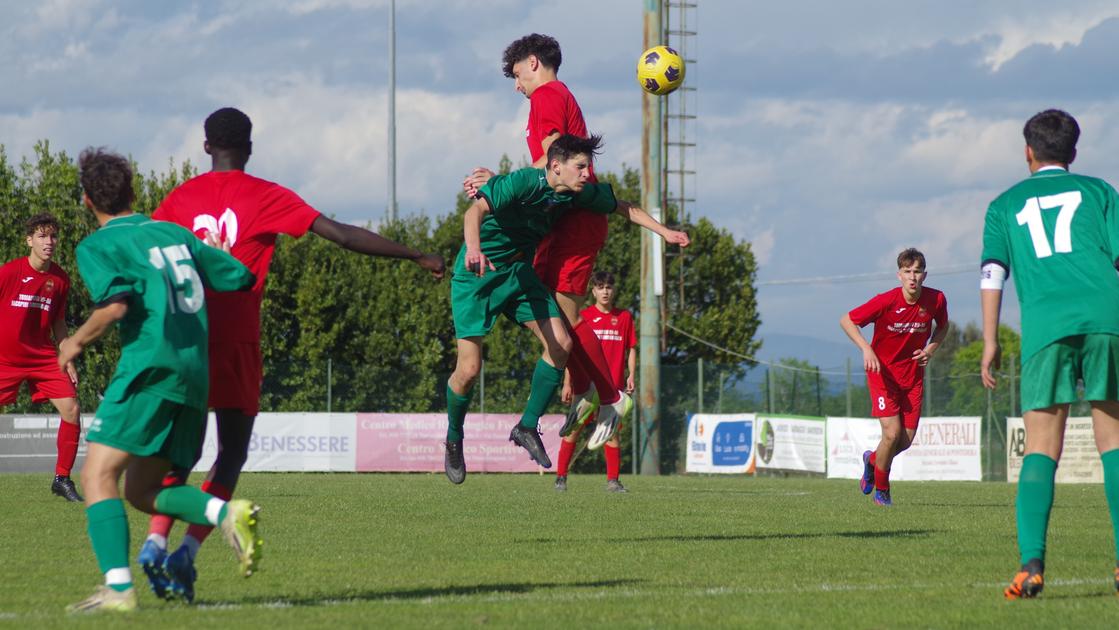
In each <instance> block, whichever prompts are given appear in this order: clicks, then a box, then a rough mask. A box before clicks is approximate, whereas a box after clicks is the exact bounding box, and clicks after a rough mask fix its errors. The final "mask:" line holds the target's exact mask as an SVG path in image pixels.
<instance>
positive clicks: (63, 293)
mask: <svg viewBox="0 0 1119 630" xmlns="http://www.w3.org/2000/svg"><path fill="white" fill-rule="evenodd" d="M54 269H55V271H57V272H58V278H59V280H61V281H62V282H61V283H60V284H61V285H62V287H61V288H60V289H59V291H58V294H57V296H56V298H55V299H57V300H58V306H56V307H54V308H53V309H52V310H51V321H52V322H56V321H58V320H59V319H62V320H63V321H65V320H66V302H67V301H69V299H70V276H68V275H67V274H66V272H65V271H63V270H62V267H59V266H58V265H55V266H54ZM56 341H62V340H61V339H57V340H56Z"/></svg>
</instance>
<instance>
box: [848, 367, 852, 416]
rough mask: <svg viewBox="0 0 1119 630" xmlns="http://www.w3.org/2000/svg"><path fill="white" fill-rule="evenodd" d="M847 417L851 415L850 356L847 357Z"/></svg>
mask: <svg viewBox="0 0 1119 630" xmlns="http://www.w3.org/2000/svg"><path fill="white" fill-rule="evenodd" d="M847 417H848V418H850V417H851V357H847Z"/></svg>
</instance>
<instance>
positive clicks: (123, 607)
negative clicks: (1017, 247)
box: [66, 584, 136, 613]
mask: <svg viewBox="0 0 1119 630" xmlns="http://www.w3.org/2000/svg"><path fill="white" fill-rule="evenodd" d="M134 610H136V589H134V588H129V589H128V590H124V591H115V590H113V589H111V588H109V587H108V586H105V585H104V584H102V585H101V586H98V587H97V590H96V591H94V592H93V595H90V596H89V597H87V598H85V599H83V600H82V601H80V602H78V603H76V604H70V605H69V606H67V607H66V612H68V613H95V612H133V611H134Z"/></svg>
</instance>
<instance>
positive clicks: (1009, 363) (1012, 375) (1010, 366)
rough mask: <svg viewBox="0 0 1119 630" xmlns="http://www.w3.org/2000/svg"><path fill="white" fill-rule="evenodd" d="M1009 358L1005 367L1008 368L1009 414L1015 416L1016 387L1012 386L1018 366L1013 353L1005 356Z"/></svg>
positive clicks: (1016, 402)
mask: <svg viewBox="0 0 1119 630" xmlns="http://www.w3.org/2000/svg"><path fill="white" fill-rule="evenodd" d="M1007 358H1008V359H1010V360H1009V361H1007V362H1006V367H1007V369H1009V370H1010V415H1012V416H1017V415H1018V411H1017V407H1018V391H1017V390H1018V388H1017V387H1015V386H1014V381H1015V379H1016V378H1017V376H1018V366H1017V364H1015V362H1014V355H1013V354H1012V355H1010V356H1009V357H1007Z"/></svg>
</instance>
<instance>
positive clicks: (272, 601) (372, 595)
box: [197, 579, 645, 608]
mask: <svg viewBox="0 0 1119 630" xmlns="http://www.w3.org/2000/svg"><path fill="white" fill-rule="evenodd" d="M644 581H645V580H640V579H626V580H595V581H591V582H519V583H508V584H471V585H463V586H441V587H421V588H412V589H401V590H391V591H356V592H355V591H345V592H342V593H336V594H330V593H320V594H316V595H292V596H284V595H270V596H267V597H246V598H244V599H238V600H235V601H219V600H214V601H208V600H199V601H198V602H197V606H198V607H201V608H221V607H226V606H230V607H239V606H269V607H275V608H284V607H289V606H291V607H296V606H328V605H335V604H344V603H348V602H378V601H393V600H405V601H410V600H424V599H434V598H439V597H471V596H476V595H495V594H524V593H532V592H534V591H539V590H549V589H562V590H566V589H571V588H615V587H621V586H633V585H636V584H640V583H642V582H644Z"/></svg>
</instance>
